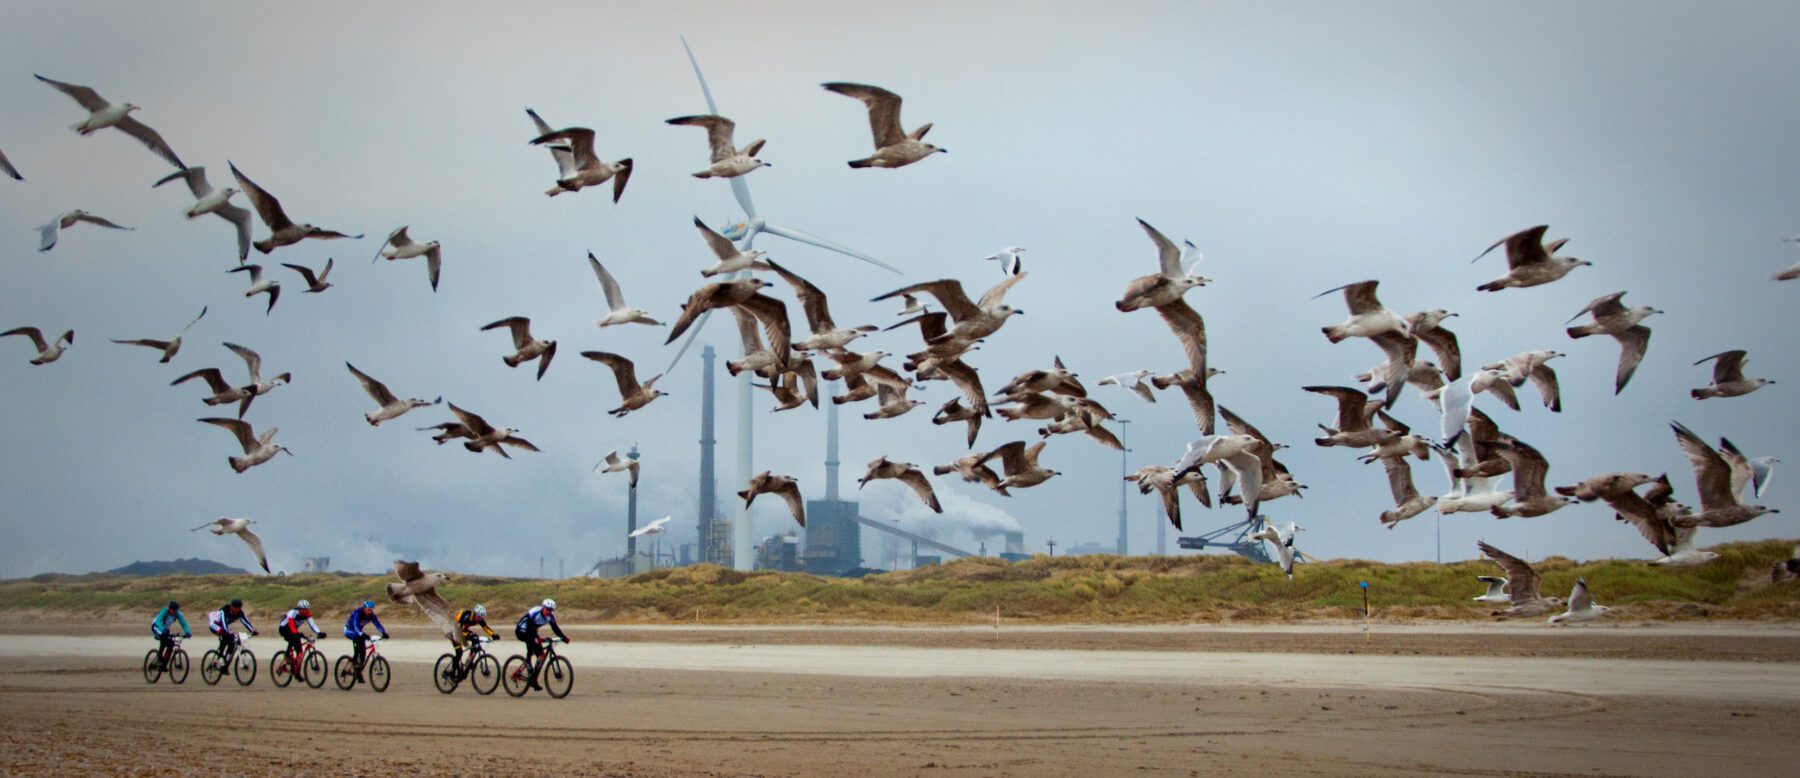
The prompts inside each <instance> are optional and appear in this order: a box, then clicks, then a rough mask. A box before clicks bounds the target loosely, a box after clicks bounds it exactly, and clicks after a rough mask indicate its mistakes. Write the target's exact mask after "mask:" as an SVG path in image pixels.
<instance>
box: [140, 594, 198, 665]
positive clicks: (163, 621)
mask: <svg viewBox="0 0 1800 778" xmlns="http://www.w3.org/2000/svg"><path fill="white" fill-rule="evenodd" d="M171 623H180V624H181V636H182V637H184V638H191V637H193V636H194V631H193V630H191V629H188V623H187V617H186V616H183V615H181V603H179V602H176V601H174V600H170V601H169V604H168V605H165V606H163V609H162V610H160V611H157V612H156V618H154V619H151V620H150V635H151V636H152V637H154V638H156V648H157V650H158V651H159V652H161V653H159V654H158V655H157V656H159V657H160V658H159V659H158V660H157V661H158V662H159V663H160V664H161V666H163V667H167V666H168V665H169V653H170V652H172V651H174V650H175V640H174V638H172V637H170V636H169V625H170V624H171Z"/></svg>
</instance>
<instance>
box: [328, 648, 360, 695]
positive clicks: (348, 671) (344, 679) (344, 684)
mask: <svg viewBox="0 0 1800 778" xmlns="http://www.w3.org/2000/svg"><path fill="white" fill-rule="evenodd" d="M331 676H332V678H333V679H335V680H336V681H337V687H338V688H339V689H343V690H344V691H350V687H352V686H355V685H356V663H355V662H352V661H350V657H348V656H340V657H338V660H337V667H335V668H333V672H332V674H331Z"/></svg>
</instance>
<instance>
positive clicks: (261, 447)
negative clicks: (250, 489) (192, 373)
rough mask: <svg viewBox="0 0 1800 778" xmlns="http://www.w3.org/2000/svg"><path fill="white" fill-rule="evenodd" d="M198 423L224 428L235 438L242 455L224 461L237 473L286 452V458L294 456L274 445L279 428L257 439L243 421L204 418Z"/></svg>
mask: <svg viewBox="0 0 1800 778" xmlns="http://www.w3.org/2000/svg"><path fill="white" fill-rule="evenodd" d="M200 421H202V422H205V423H207V424H212V425H215V426H219V427H224V428H225V429H228V430H231V432H232V434H234V435H236V436H237V439H238V444H239V445H241V446H243V447H244V455H243V456H241V457H227V458H226V459H225V461H226V462H228V463H230V464H231V469H232V470H234V471H237V472H239V473H242V472H244V471H245V470H249V469H250V468H252V467H256V466H257V465H260V464H262V463H264V462H267V461H269V460H271V459H274V458H275V455H276V454H279V453H283V452H286V453H287V455H288V456H293V455H294V452H292V451H288V450H287V447H286V446H278V445H275V433H276V432H279V431H280V428H279V427H270V428H268V429H267V430H264V431H263V434H262V435H261V436H260V437H258V436H257V434H256V430H255V429H253V428H251V426H250V422H247V421H244V420H243V419H220V418H206V419H200Z"/></svg>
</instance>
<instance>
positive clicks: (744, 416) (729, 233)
mask: <svg viewBox="0 0 1800 778" xmlns="http://www.w3.org/2000/svg"><path fill="white" fill-rule="evenodd" d="M681 48H682V50H683V51H685V52H687V57H688V64H690V65H692V66H693V67H694V78H695V79H696V80H698V81H699V82H700V93H701V94H702V95H703V96H705V97H706V111H707V113H711V114H714V115H717V114H718V113H719V106H718V104H717V103H714V102H713V96H712V90H711V89H709V88H707V86H706V76H705V75H703V74H701V72H700V61H699V60H697V59H695V58H694V50H693V49H692V48H690V47H689V46H688V42H687V36H685V35H684V36H682V37H681ZM728 180H729V181H730V182H731V194H732V196H734V197H736V198H737V201H738V205H739V206H740V207H742V208H743V209H744V219H743V220H742V221H739V222H737V223H735V224H730V225H727V226H726V227H725V228H724V229H721V230H719V234H721V235H724V236H725V237H727V238H730V239H731V240H733V241H736V242H737V245H738V250H739V251H749V250H750V248H751V244H752V243H753V242H755V240H756V236H757V235H760V234H762V233H765V232H766V233H769V234H770V235H779V236H781V237H783V238H787V239H788V240H792V241H798V242H800V243H805V244H807V245H810V246H817V247H819V248H822V249H825V250H826V251H833V252H836V253H839V254H843V255H844V256H847V257H854V258H856V259H860V260H862V261H864V262H867V263H869V264H871V265H874V266H876V267H879V268H882V269H884V270H887V271H890V272H893V273H899V272H900V271H899V270H898V269H897V268H895V267H893V266H892V265H888V264H886V263H884V262H882V261H881V260H878V259H876V258H874V257H871V256H869V255H867V254H864V253H862V252H860V251H857V250H855V249H852V248H849V247H847V246H843V245H840V244H837V243H833V242H831V241H829V240H826V239H824V238H821V237H819V236H817V235H814V234H812V233H810V232H806V231H804V230H797V229H794V228H792V227H783V226H781V225H778V224H770V223H769V222H768V220H766V219H764V218H762V216H761V215H759V214H758V213H757V211H756V203H755V202H754V201H752V200H751V199H750V186H749V184H746V183H744V177H743V176H737V177H735V178H731V179H728ZM748 275H749V271H747V270H746V271H743V272H741V273H739V274H735V275H734V276H733V277H734V278H742V277H744V276H748ZM712 314H713V312H712V311H707V312H706V313H704V314H702V315H701V316H700V320H699V321H697V322H695V323H694V328H693V330H692V332H690V333H689V334H688V337H687V340H686V341H683V342H682V344H681V349H680V350H679V351H677V352H675V358H674V359H673V360H671V361H670V362H669V370H673V369H674V368H675V365H676V364H678V363H680V362H681V357H682V355H684V354H686V353H687V351H688V347H689V346H691V345H693V343H694V338H696V337H699V335H700V331H701V330H702V329H704V328H705V327H706V322H707V320H708V319H710V318H712ZM669 370H665V371H663V372H665V373H666V372H669ZM750 378H751V374H750V373H749V372H747V371H746V372H744V373H740V374H738V377H737V396H738V403H737V404H738V414H737V416H738V418H737V432H738V436H737V482H738V483H739V484H747V483H749V482H750V476H751V475H752V472H751V471H752V468H753V457H752V452H753V451H754V445H753V444H754V439H753V436H754V435H755V430H754V429H753V427H752V422H751V418H750V417H751V414H752V402H751V400H752V396H753V395H752V393H753V392H754V391H755V390H754V389H753V388H752V387H751V385H750ZM738 502H739V505H738V506H737V514H736V518H735V519H733V521H732V524H731V535H732V544H731V566H732V567H733V568H735V569H738V570H749V569H751V568H752V567H754V566H755V562H756V551H755V548H754V543H755V533H754V532H752V529H751V526H750V509H749V508H748V507H745V506H744V505H743V504H742V502H741V501H738Z"/></svg>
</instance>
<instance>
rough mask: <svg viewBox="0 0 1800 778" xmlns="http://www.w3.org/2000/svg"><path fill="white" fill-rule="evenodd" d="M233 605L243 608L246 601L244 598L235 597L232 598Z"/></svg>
mask: <svg viewBox="0 0 1800 778" xmlns="http://www.w3.org/2000/svg"><path fill="white" fill-rule="evenodd" d="M231 607H233V608H242V607H244V601H243V600H239V599H236V598H233V599H232V601H231Z"/></svg>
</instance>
